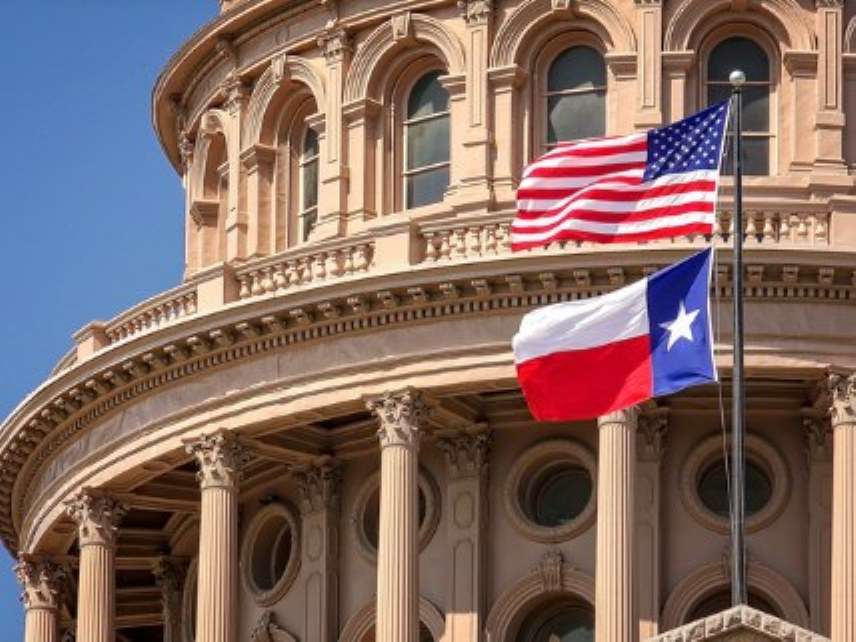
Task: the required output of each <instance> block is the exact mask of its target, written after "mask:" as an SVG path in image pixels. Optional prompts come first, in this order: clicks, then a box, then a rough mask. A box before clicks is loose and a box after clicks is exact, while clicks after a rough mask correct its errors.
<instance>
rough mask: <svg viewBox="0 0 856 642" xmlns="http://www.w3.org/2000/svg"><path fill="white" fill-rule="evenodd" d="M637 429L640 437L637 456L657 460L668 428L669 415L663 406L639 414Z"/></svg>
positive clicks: (664, 444) (660, 455) (664, 443)
mask: <svg viewBox="0 0 856 642" xmlns="http://www.w3.org/2000/svg"><path fill="white" fill-rule="evenodd" d="M637 428H638V431H639V435H640V437H641V439H640V442H639V443H640V450H639V457H640V458H641V459H648V460H657V459H660V458H661V457H662V455H663V451H664V450H665V446H666V435H667V433H668V430H669V415H668V410H667V409H665V408H656V409H654V410H651V411H646V412H643V413H641V414H640V415H639V422H638V426H637Z"/></svg>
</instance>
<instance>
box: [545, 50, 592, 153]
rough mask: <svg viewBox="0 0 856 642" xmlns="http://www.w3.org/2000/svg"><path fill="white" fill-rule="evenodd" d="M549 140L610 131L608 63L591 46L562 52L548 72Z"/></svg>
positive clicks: (566, 139) (587, 136)
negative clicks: (607, 114) (607, 121)
mask: <svg viewBox="0 0 856 642" xmlns="http://www.w3.org/2000/svg"><path fill="white" fill-rule="evenodd" d="M546 98H547V144H548V145H553V144H555V143H559V142H563V141H570V140H577V139H580V138H592V137H596V136H603V135H604V134H605V133H606V65H605V64H604V61H603V56H601V55H600V53H599V52H598V51H596V50H595V49H592V48H591V47H571V48H570V49H566V50H565V51H563V52H562V53H560V54H559V55H558V56H557V57H556V59H555V60H554V61H553V63H552V64H551V65H550V69H549V71H548V72H547V97H546Z"/></svg>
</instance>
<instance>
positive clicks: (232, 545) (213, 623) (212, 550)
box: [186, 430, 248, 642]
mask: <svg viewBox="0 0 856 642" xmlns="http://www.w3.org/2000/svg"><path fill="white" fill-rule="evenodd" d="M186 449H187V452H188V453H190V454H192V455H194V456H195V457H196V460H197V462H198V463H199V473H198V474H197V477H198V479H199V485H200V488H201V490H202V508H201V511H200V516H199V571H198V573H199V574H198V580H197V581H198V588H197V606H196V642H236V641H237V625H238V486H239V481H240V476H241V470H242V469H243V467H244V466H245V465H246V463H247V459H248V454H247V452H246V451H245V449H244V448H243V446H241V444H240V443H239V442H238V440H237V438H236V437H235V435H234V434H233V433H231V432H228V431H226V430H220V431H218V432H215V433H213V434H210V435H205V436H203V437H200V438H199V439H197V440H194V441H189V442H187V443H186Z"/></svg>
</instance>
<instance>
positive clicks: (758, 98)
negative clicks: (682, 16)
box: [707, 36, 773, 175]
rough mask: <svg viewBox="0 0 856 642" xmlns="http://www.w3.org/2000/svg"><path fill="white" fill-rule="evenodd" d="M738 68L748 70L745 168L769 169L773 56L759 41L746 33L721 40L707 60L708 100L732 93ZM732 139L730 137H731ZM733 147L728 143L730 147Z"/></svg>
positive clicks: (730, 168)
mask: <svg viewBox="0 0 856 642" xmlns="http://www.w3.org/2000/svg"><path fill="white" fill-rule="evenodd" d="M735 69H741V70H742V71H743V72H744V73H745V74H746V85H745V86H744V88H743V132H744V137H743V170H744V172H745V173H746V174H755V175H765V174H769V173H770V142H771V139H772V137H773V133H772V128H771V122H770V121H771V118H770V91H771V81H770V59H769V57H768V56H767V52H766V51H764V49H762V48H761V47H760V46H759V45H758V44H757V43H755V42H754V41H752V40H750V39H749V38H746V37H744V36H735V37H733V38H728V39H726V40H723V41H722V42H720V43H719V44H718V45H716V47H714V48H713V50H712V51H711V52H710V56H709V58H708V61H707V100H708V104H713V103H715V102H719V101H721V100H725V99H726V98H728V97H729V96H730V95H731V89H732V88H731V83H730V82H729V80H728V77H729V75H730V74H731V72H732V71H734V70H735ZM729 140H730V139H729ZM730 149H731V147H730V146H729V151H730ZM724 169H725V172H726V173H729V174H731V173H733V171H734V163H733V158H732V154H730V153H729V154H728V155H727V156H726V165H725V168H724Z"/></svg>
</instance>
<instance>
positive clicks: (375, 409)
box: [366, 388, 427, 448]
mask: <svg viewBox="0 0 856 642" xmlns="http://www.w3.org/2000/svg"><path fill="white" fill-rule="evenodd" d="M366 406H367V407H368V409H369V410H370V411H371V412H372V413H373V414H374V415H375V416H376V417H377V418H378V419H379V420H380V427H379V428H378V433H377V434H378V437H379V438H380V444H381V448H385V447H387V446H407V447H414V446H418V445H419V436H420V430H421V426H422V423H423V422H424V420H425V417H426V416H427V407H426V405H425V403H424V402H423V401H422V394H421V393H420V392H419V391H418V390H415V389H413V388H405V389H404V390H399V391H396V392H386V393H384V394H383V396H381V397H379V398H374V399H369V400H367V401H366Z"/></svg>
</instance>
